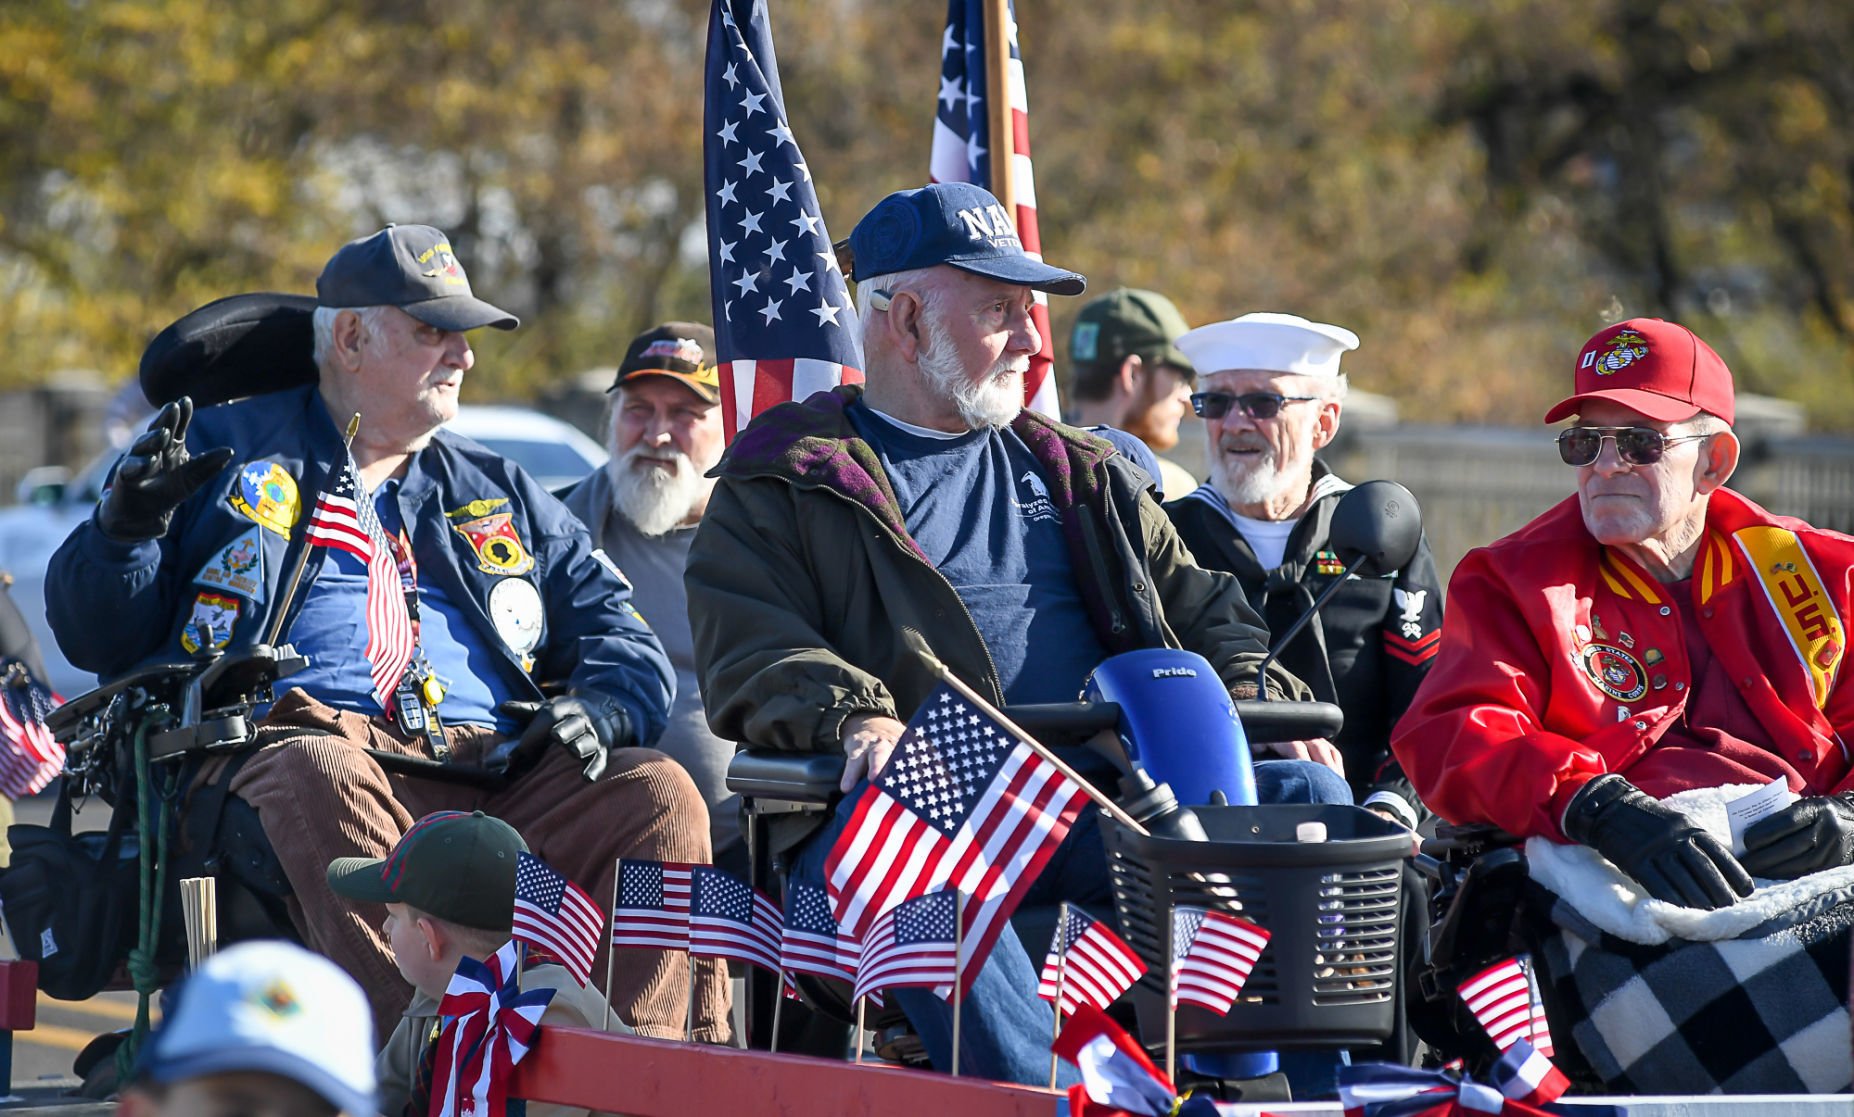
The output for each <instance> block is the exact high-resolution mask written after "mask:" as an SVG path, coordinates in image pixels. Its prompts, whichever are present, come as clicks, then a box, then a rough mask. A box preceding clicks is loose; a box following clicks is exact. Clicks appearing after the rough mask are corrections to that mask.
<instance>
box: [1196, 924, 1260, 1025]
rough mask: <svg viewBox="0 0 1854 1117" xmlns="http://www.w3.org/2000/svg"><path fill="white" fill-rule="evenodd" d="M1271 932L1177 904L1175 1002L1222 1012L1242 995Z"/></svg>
mask: <svg viewBox="0 0 1854 1117" xmlns="http://www.w3.org/2000/svg"><path fill="white" fill-rule="evenodd" d="M1268 939H1269V934H1268V932H1267V931H1264V930H1262V929H1261V928H1260V927H1257V926H1256V925H1255V924H1253V923H1251V922H1249V921H1248V920H1246V919H1238V918H1237V917H1236V916H1233V915H1228V914H1226V913H1224V912H1220V911H1210V910H1208V909H1205V908H1194V907H1178V908H1173V909H1172V1003H1173V1004H1175V1005H1180V1004H1188V1005H1197V1006H1199V1007H1200V1008H1207V1009H1209V1010H1210V1011H1212V1012H1214V1013H1217V1014H1218V1015H1222V1014H1223V1013H1227V1012H1228V1011H1229V1010H1230V1006H1231V1005H1233V1004H1235V1003H1236V998H1237V997H1238V996H1240V995H1241V994H1242V987H1243V983H1244V982H1246V981H1248V980H1249V971H1251V970H1253V969H1254V968H1255V961H1256V959H1257V958H1259V957H1261V955H1262V948H1263V947H1265V946H1267V945H1268Z"/></svg>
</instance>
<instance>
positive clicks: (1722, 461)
mask: <svg viewBox="0 0 1854 1117" xmlns="http://www.w3.org/2000/svg"><path fill="white" fill-rule="evenodd" d="M1743 452H1744V447H1742V446H1741V445H1740V444H1739V442H1738V436H1737V435H1736V434H1733V433H1732V432H1731V431H1729V430H1723V431H1720V432H1719V433H1718V434H1715V435H1713V436H1712V437H1711V438H1708V439H1707V440H1706V444H1705V445H1704V446H1703V447H1702V448H1701V449H1700V455H1699V461H1698V462H1697V463H1696V465H1695V467H1694V475H1693V491H1694V492H1697V493H1698V494H1699V495H1701V496H1705V495H1707V494H1708V493H1710V492H1712V491H1713V490H1715V489H1719V488H1723V487H1724V485H1725V483H1726V482H1727V481H1730V480H1731V479H1732V474H1733V473H1735V472H1737V470H1738V457H1739V455H1740V454H1741V453H1743Z"/></svg>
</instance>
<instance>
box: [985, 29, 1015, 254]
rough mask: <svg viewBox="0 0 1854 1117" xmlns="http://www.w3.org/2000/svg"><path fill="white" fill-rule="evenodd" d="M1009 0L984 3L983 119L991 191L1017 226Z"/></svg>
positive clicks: (1012, 223)
mask: <svg viewBox="0 0 1854 1117" xmlns="http://www.w3.org/2000/svg"><path fill="white" fill-rule="evenodd" d="M1010 74H1011V14H1010V0H985V116H986V125H987V126H988V128H989V129H990V132H991V192H992V193H993V194H995V195H997V198H998V200H999V201H1000V202H1003V203H1004V212H1005V213H1008V214H1010V215H1011V227H1012V228H1013V229H1015V228H1016V227H1017V188H1016V186H1017V184H1016V181H1015V178H1016V167H1015V166H1014V164H1015V162H1016V160H1015V159H1014V158H1013V157H1014V156H1015V155H1016V153H1017V129H1016V128H1015V127H1014V126H1013V124H1012V114H1011V84H1010V80H1011V79H1010Z"/></svg>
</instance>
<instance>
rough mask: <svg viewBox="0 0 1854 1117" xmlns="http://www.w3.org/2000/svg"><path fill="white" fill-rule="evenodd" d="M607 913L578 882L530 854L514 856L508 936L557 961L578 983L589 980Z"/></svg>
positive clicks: (524, 853)
mask: <svg viewBox="0 0 1854 1117" xmlns="http://www.w3.org/2000/svg"><path fill="white" fill-rule="evenodd" d="M604 931H605V913H603V912H601V911H600V910H599V905H597V904H595V903H593V902H592V897H590V896H588V895H586V893H585V890H584V889H582V888H580V887H579V885H577V884H574V883H573V882H572V881H570V880H568V879H567V878H565V877H563V876H561V875H560V874H559V873H557V872H555V871H554V870H553V869H551V868H549V867H548V865H547V862H545V861H542V860H541V859H540V858H539V857H536V856H534V855H533V854H531V853H526V852H523V853H520V854H517V855H516V859H515V925H514V933H513V934H512V935H511V936H510V937H511V938H513V939H514V940H515V941H516V942H521V943H527V944H528V945H529V946H532V947H537V948H539V949H541V950H544V951H546V952H547V953H548V954H549V955H551V956H552V957H554V958H558V959H559V960H560V964H561V965H563V966H565V967H566V968H567V969H568V970H570V971H571V972H572V974H573V976H574V977H576V978H578V979H579V983H580V984H581V985H584V984H586V983H587V982H589V981H591V980H592V955H593V954H594V953H595V952H596V951H597V950H598V949H599V936H600V935H601V934H602V933H604Z"/></svg>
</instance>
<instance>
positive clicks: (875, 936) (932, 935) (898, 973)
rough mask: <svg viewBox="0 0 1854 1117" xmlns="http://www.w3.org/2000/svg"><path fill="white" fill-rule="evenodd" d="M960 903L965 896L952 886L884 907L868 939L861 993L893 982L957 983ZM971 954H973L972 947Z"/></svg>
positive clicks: (859, 974) (859, 972)
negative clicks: (952, 888)
mask: <svg viewBox="0 0 1854 1117" xmlns="http://www.w3.org/2000/svg"><path fill="white" fill-rule="evenodd" d="M959 909H960V902H959V896H958V894H957V893H955V892H953V891H951V890H950V889H949V890H947V891H945V892H935V893H933V894H931V895H927V896H916V897H915V898H914V899H912V900H903V901H902V902H901V903H899V904H896V905H895V906H894V907H892V908H890V909H888V910H887V911H886V912H883V913H882V915H881V917H880V918H878V919H877V920H876V921H875V925H874V926H872V927H871V928H870V929H869V937H868V938H867V939H865V940H864V941H863V955H862V958H861V959H860V960H859V961H858V963H857V967H856V997H857V999H859V1000H860V999H862V998H863V997H866V996H868V995H869V994H871V993H873V992H875V991H876V990H878V989H885V988H889V987H891V986H917V985H926V986H934V987H937V986H941V985H951V984H952V983H953V978H954V977H955V976H956V975H957V972H958V964H959V954H960V935H959V929H958V919H959ZM965 955H966V957H967V958H971V957H972V953H971V951H970V950H967V951H965Z"/></svg>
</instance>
